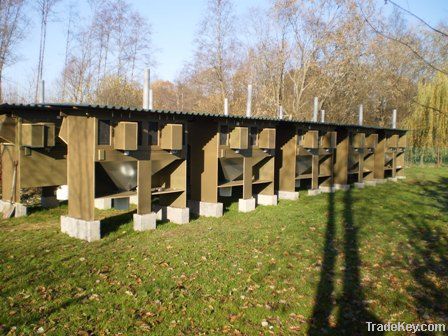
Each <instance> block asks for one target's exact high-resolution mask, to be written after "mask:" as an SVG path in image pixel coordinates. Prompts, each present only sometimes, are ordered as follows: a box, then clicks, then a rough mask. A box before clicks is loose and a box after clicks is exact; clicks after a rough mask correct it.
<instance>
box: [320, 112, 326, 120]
mask: <svg viewBox="0 0 448 336" xmlns="http://www.w3.org/2000/svg"><path fill="white" fill-rule="evenodd" d="M320 113H321V114H320V121H321V122H323V123H324V122H325V110H320Z"/></svg>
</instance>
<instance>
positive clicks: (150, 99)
mask: <svg viewBox="0 0 448 336" xmlns="http://www.w3.org/2000/svg"><path fill="white" fill-rule="evenodd" d="M152 104H153V100H152V89H149V109H150V110H152V108H153V105H152Z"/></svg>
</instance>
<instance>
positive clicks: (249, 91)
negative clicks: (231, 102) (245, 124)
mask: <svg viewBox="0 0 448 336" xmlns="http://www.w3.org/2000/svg"><path fill="white" fill-rule="evenodd" d="M251 110H252V84H249V85H248V86H247V107H246V117H250V116H251V114H252V111H251Z"/></svg>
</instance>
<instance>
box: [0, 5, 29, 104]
mask: <svg viewBox="0 0 448 336" xmlns="http://www.w3.org/2000/svg"><path fill="white" fill-rule="evenodd" d="M25 4H26V2H25V0H2V1H0V102H2V101H3V94H2V88H3V72H4V70H5V68H6V67H8V66H10V65H12V64H14V63H15V62H16V57H17V54H16V50H17V45H18V43H20V41H22V39H23V37H24V32H25V27H26V22H27V19H26V17H25V13H24V10H25Z"/></svg>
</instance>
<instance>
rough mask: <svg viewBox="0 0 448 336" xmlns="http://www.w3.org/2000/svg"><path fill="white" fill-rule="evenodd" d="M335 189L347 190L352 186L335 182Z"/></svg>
mask: <svg viewBox="0 0 448 336" xmlns="http://www.w3.org/2000/svg"><path fill="white" fill-rule="evenodd" d="M333 188H334V190H344V191H347V190H349V189H350V186H349V185H348V184H335V185H333Z"/></svg>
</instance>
